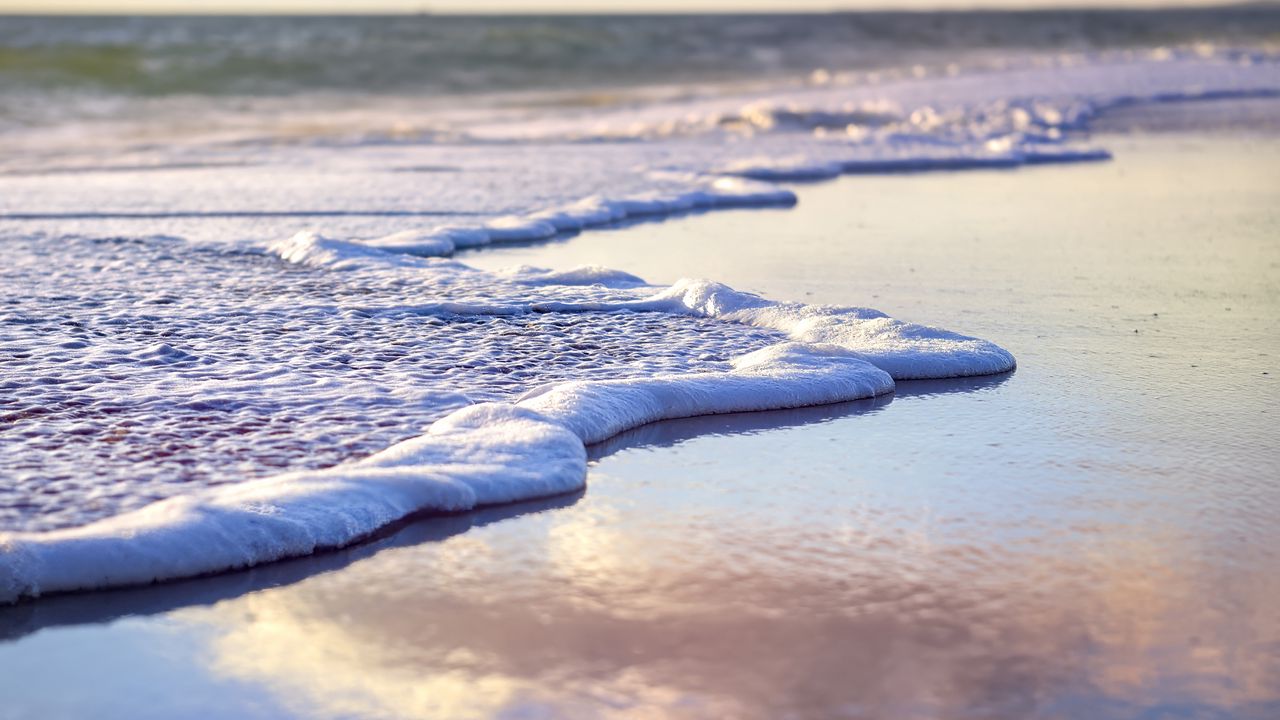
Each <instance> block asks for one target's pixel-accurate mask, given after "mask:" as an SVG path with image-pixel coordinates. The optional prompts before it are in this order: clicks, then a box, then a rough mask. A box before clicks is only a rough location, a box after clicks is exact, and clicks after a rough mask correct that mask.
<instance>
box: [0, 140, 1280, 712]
mask: <svg viewBox="0 0 1280 720" xmlns="http://www.w3.org/2000/svg"><path fill="white" fill-rule="evenodd" d="M1163 129H1168V128H1163ZM1106 144H1107V146H1108V147H1109V148H1111V149H1112V150H1113V151H1114V153H1115V160H1114V161H1113V162H1110V163H1103V164H1090V165H1080V166H1069V167H1042V168H1031V169H1024V170H1018V171H975V172H969V173H960V174H957V173H951V174H946V173H944V174H930V175H901V176H888V177H850V178H844V179H841V180H838V181H836V182H832V183H826V184H818V185H810V186H801V187H800V190H799V194H800V203H799V205H798V206H797V207H796V208H795V209H792V210H757V211H740V212H730V213H718V214H712V215H705V216H692V217H685V218H681V219H677V220H673V221H668V222H663V223H649V224H639V225H633V226H629V227H626V228H621V229H618V230H614V231H604V232H593V233H588V234H584V235H582V236H580V237H575V238H571V239H568V240H566V241H563V242H557V243H552V244H542V245H536V246H529V247H525V248H510V249H505V250H502V251H485V252H479V253H475V254H471V255H466V256H463V257H462V258H460V259H462V260H464V261H465V262H469V263H473V264H476V265H482V266H486V267H494V266H502V265H509V264H513V263H529V264H536V265H543V266H550V267H558V268H564V267H570V266H572V265H575V264H579V263H584V262H591V263H599V264H604V265H609V266H613V267H620V268H625V269H626V270H628V271H630V272H633V273H636V274H638V275H640V276H642V277H645V278H646V279H648V280H650V281H653V282H668V281H673V280H675V279H677V278H678V277H680V276H692V277H712V278H716V279H718V280H722V281H725V282H727V283H729V284H731V285H734V286H735V287H738V288H741V289H749V290H756V291H759V292H761V293H764V294H767V295H768V296H769V297H773V298H782V299H794V300H803V301H806V302H819V303H820V302H829V303H839V304H845V305H848V304H865V305H869V306H872V307H876V308H879V309H882V310H884V311H886V312H888V313H890V314H892V315H894V316H896V317H901V318H904V319H908V320H922V321H927V322H931V323H937V324H939V325H943V326H945V327H948V328H952V329H955V330H957V331H960V332H965V333H971V334H974V335H979V336H981V337H985V338H990V339H991V340H993V341H995V342H998V343H1000V344H1001V345H1003V346H1004V347H1006V348H1009V349H1010V350H1011V351H1012V352H1013V353H1014V355H1015V356H1017V358H1018V360H1019V369H1018V370H1017V371H1016V372H1015V373H1013V374H1012V375H1008V376H1003V377H995V378H983V379H975V380H969V381H954V382H946V383H902V384H900V389H899V392H898V393H897V394H896V395H895V396H893V397H890V398H881V399H878V400H875V401H868V402H863V403H854V404H851V405H846V406H831V407H825V408H812V409H807V410H801V411H794V412H784V413H767V414H758V415H743V416H724V417H716V418H706V419H695V420H686V421H679V422H673V423H663V424H659V425H654V426H649V427H645V428H641V429H639V430H636V431H633V432H631V433H628V434H626V435H624V436H622V437H620V438H617V439H615V440H613V441H610V442H608V443H606V444H605V445H604V446H602V447H597V448H596V455H597V456H598V462H597V464H596V465H595V466H594V468H593V470H592V472H591V476H590V478H589V483H588V489H587V491H586V492H585V494H584V495H581V496H572V497H565V498H561V499H558V500H556V501H552V502H547V503H541V504H537V505H522V506H513V507H510V508H505V509H501V510H498V511H489V512H486V513H478V514H472V515H464V516H459V517H453V518H445V519H437V520H430V521H424V522H419V523H416V524H413V525H410V526H408V527H405V528H402V529H401V530H400V531H399V532H398V533H397V534H394V535H391V536H390V537H387V538H384V539H382V540H381V541H379V542H378V543H374V544H373V545H366V546H362V547H357V548H353V549H349V550H347V551H345V552H343V553H338V554H333V555H328V556H324V557H320V558H314V559H309V560H304V561H298V562H293V563H286V564H282V565H277V566H272V567H266V568H261V569H259V570H256V571H253V572H248V573H239V574H235V575H229V576H224V577H220V578H212V579H206V580H199V581H192V582H186V583H181V584H176V585H172V586H167V587H162V588H154V589H149V590H138V591H129V592H117V593H103V594H97V595H88V596H82V597H64V598H53V599H48V600H46V601H41V602H39V603H35V604H27V605H22V606H18V607H12V608H0V637H3V638H5V640H3V641H0V688H3V697H4V702H3V704H2V705H0V718H6V719H7V718H37V717H39V718H56V717H88V716H93V717H102V718H113V717H119V718H124V717H128V718H143V717H166V718H169V717H237V718H239V717H277V716H298V717H330V718H345V717H389V718H397V717H477V716H493V715H499V716H504V717H507V716H510V717H562V716H568V717H744V718H753V717H760V718H773V717H788V716H790V717H842V716H848V717H865V718H881V717H883V718H914V717H920V718H926V717H928V718H935V717H981V718H988V717H990V718H1008V717H1046V718H1057V717H1091V718H1132V717H1165V716H1175V717H1239V718H1257V719H1259V720H1260V719H1261V718H1273V717H1277V716H1280V606H1278V605H1277V604H1276V603H1275V601H1274V600H1275V598H1276V597H1278V596H1280V552H1278V551H1277V550H1276V548H1277V547H1280V532H1278V531H1277V527H1280V523H1277V519H1280V483H1278V482H1277V481H1276V479H1275V478H1276V477H1277V476H1280V472H1277V471H1278V470H1280V448H1278V447H1277V443H1276V441H1275V439H1276V434H1275V422H1276V420H1275V413H1276V408H1277V407H1280V403H1277V400H1280V392H1278V391H1277V388H1276V384H1275V383H1276V379H1277V373H1280V366H1278V365H1277V362H1276V359H1277V356H1278V355H1280V335H1278V334H1277V332H1276V325H1275V318H1276V317H1277V312H1278V311H1280V284H1278V282H1277V278H1280V273H1278V270H1280V171H1277V168H1280V140H1277V138H1276V137H1274V136H1272V135H1267V134H1246V133H1239V132H1236V133H1220V134H1212V133H1199V134H1187V133H1184V132H1177V131H1176V128H1174V129H1172V130H1170V131H1168V132H1162V133H1159V134H1154V135H1131V136H1113V137H1108V138H1106ZM641 239H643V242H640V241H639V240H641ZM726 249H732V250H733V252H731V253H727V254H726V252H725V250H726ZM853 249H856V252H853V251H852V250H853ZM673 268H678V269H679V270H678V271H676V272H674V273H673V272H672V269H673Z"/></svg>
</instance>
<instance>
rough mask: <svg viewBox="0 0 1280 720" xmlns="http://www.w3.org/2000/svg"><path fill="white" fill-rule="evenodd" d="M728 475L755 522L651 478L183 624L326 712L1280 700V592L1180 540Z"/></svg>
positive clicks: (1000, 708)
mask: <svg viewBox="0 0 1280 720" xmlns="http://www.w3.org/2000/svg"><path fill="white" fill-rule="evenodd" d="M600 482H601V483H602V484H608V483H609V482H611V480H610V479H608V478H602V479H600ZM724 490H725V492H733V493H737V494H739V495H744V496H746V497H741V498H739V499H737V500H735V505H736V506H737V509H736V514H737V517H738V521H736V522H732V523H724V522H717V521H712V520H710V519H709V518H710V516H712V515H715V514H716V512H715V508H714V507H712V506H710V505H709V504H707V503H702V502H697V501H694V502H691V503H689V504H688V505H687V506H684V507H681V508H679V509H666V510H664V509H663V508H662V507H660V506H659V505H658V504H651V503H650V502H649V501H648V499H646V497H645V496H646V493H645V491H644V489H643V488H642V487H637V486H636V485H635V484H633V485H631V486H630V487H627V488H611V490H610V491H608V492H604V493H601V497H599V498H597V497H595V494H594V493H593V494H590V495H589V496H588V497H587V498H585V499H584V500H583V501H581V502H580V503H579V504H578V505H577V506H575V508H574V512H572V513H556V512H552V513H544V514H541V515H537V516H532V517H526V518H524V519H522V521H521V522H520V523H509V524H501V525H494V526H489V527H487V528H485V529H484V531H483V532H473V533H469V534H467V535H464V536H460V537H454V538H451V539H449V540H446V541H444V542H441V543H431V544H427V545H421V546H417V547H413V548H400V549H395V550H391V551H388V552H385V553H381V554H379V555H378V556H377V557H374V558H372V559H370V560H368V561H366V562H361V563H358V564H356V565H353V566H351V567H350V568H348V569H347V570H346V571H344V572H342V573H334V574H326V575H320V576H316V577H313V578H311V579H309V580H306V581H303V582H300V583H298V584H296V585H294V586H292V587H289V588H282V589H277V590H270V591H264V592H260V593H256V594H253V595H249V596H247V597H244V598H241V599H238V600H235V601H231V602H226V603H223V604H221V605H219V606H216V607H214V608H211V609H199V610H190V611H185V612H183V613H180V614H179V617H181V619H182V620H183V621H184V622H189V623H194V624H200V625H208V626H211V627H212V628H213V629H214V630H215V638H216V639H215V640H214V641H213V643H212V646H211V648H210V652H211V655H210V666H211V668H212V669H213V671H214V672H216V673H220V674H223V675H226V676H230V677H234V678H236V679H238V680H241V681H244V682H251V683H262V684H265V685H266V686H268V687H270V688H271V689H272V690H273V691H274V692H275V693H277V694H278V695H279V696H280V697H281V698H286V699H287V700H288V702H289V703H290V705H291V707H293V708H294V709H295V710H296V711H297V712H298V713H300V714H304V715H319V716H326V717H345V716H350V715H357V716H362V717H474V716H486V715H494V714H500V713H504V712H509V713H512V714H517V715H522V716H523V715H524V714H529V715H532V716H535V717H536V716H573V715H590V716H599V715H604V716H609V715H612V714H616V715H618V716H640V717H645V716H655V717H656V716H661V717H673V716H674V717H762V718H763V717H780V716H785V715H786V714H788V713H796V714H799V715H801V716H805V717H829V716H833V715H837V714H848V715H851V716H870V717H937V716H939V715H940V714H942V715H944V716H945V712H944V711H946V710H947V709H956V708H966V709H968V713H967V714H969V715H972V716H978V717H1030V716H1046V717H1056V716H1063V717H1084V716H1087V717H1132V716H1135V715H1136V714H1139V713H1141V712H1142V711H1143V710H1144V709H1150V708H1152V707H1159V706H1167V707H1168V709H1169V710H1170V712H1175V711H1176V712H1177V713H1181V714H1182V715H1187V716H1192V717H1195V716H1198V715H1206V714H1208V715H1212V714H1214V713H1224V712H1231V713H1235V714H1238V715H1239V716H1242V717H1251V716H1256V717H1259V718H1261V717H1266V716H1267V714H1266V713H1268V712H1274V711H1275V710H1276V709H1277V708H1280V697H1277V688H1280V683H1278V681H1280V659H1278V658H1280V655H1278V654H1277V652H1276V650H1277V648H1278V647H1280V645H1278V644H1277V643H1280V612H1278V611H1276V610H1275V609H1272V608H1273V606H1272V605H1270V604H1269V602H1268V598H1271V597H1275V593H1276V592H1277V590H1280V587H1277V583H1276V581H1275V580H1274V579H1273V578H1269V577H1266V576H1259V575H1256V576H1252V577H1251V578H1248V579H1246V580H1245V582H1243V583H1242V582H1240V580H1241V579H1239V578H1237V579H1236V580H1235V581H1234V582H1233V583H1232V586H1231V587H1230V589H1229V591H1225V592H1224V595H1223V597H1222V598H1221V604H1219V603H1215V602H1208V603H1206V602H1205V598H1203V597H1200V596H1199V590H1200V589H1201V588H1203V587H1205V585H1206V582H1207V578H1206V573H1212V572H1213V571H1212V569H1211V568H1208V567H1204V566H1199V567H1197V566H1195V565H1188V564H1187V563H1186V562H1185V559H1186V558H1188V557H1191V556H1194V555H1195V551H1194V549H1191V548H1187V547H1184V546H1181V545H1180V543H1179V541H1178V538H1176V537H1170V538H1169V540H1170V542H1169V543H1168V544H1159V545H1147V546H1141V545H1134V544H1130V543H1117V544H1111V543H1107V542H1100V543H1099V544H1098V545H1096V546H1094V547H1091V548H1087V552H1084V553H1082V554H1081V555H1080V556H1078V557H1074V558H1073V557H1071V556H1070V554H1068V553H1063V552H1061V550H1062V549H1061V548H1058V549H1057V551H1056V552H1054V551H1053V549H1052V548H1046V549H1045V550H1044V551H1043V552H1018V551H1002V550H1001V549H1000V548H997V547H991V546H990V545H989V544H987V543H982V542H974V541H973V538H969V540H970V541H969V542H960V543H957V542H955V541H954V539H952V540H951V541H948V540H947V539H946V538H936V537H934V535H935V534H941V535H946V534H947V533H946V532H945V531H943V532H938V531H936V530H935V529H934V528H933V527H931V525H933V524H946V523H948V522H953V521H955V520H956V518H947V517H946V513H945V511H944V510H939V511H938V513H937V515H936V516H935V517H933V518H923V517H922V518H919V523H918V524H913V525H907V526H901V525H897V524H895V523H885V522H877V520H878V518H877V513H876V512H875V511H874V510H872V509H871V508H866V507H860V506H859V504H857V503H843V504H831V503H830V502H829V501H830V500H831V499H832V498H829V497H828V498H825V500H826V501H825V502H824V501H819V502H814V503H808V502H801V503H800V504H801V505H802V506H803V507H802V508H801V510H802V511H803V512H808V513H812V514H813V522H811V523H809V524H807V525H802V524H793V525H791V526H790V527H785V526H784V524H783V523H777V522H771V521H770V517H769V516H770V513H771V511H772V508H770V505H771V504H773V503H774V502H776V501H775V500H771V495H772V494H773V493H772V492H771V491H770V490H769V489H767V488H762V487H752V486H751V483H749V482H744V483H743V485H742V486H739V487H736V488H725V489H724ZM640 527H647V528H649V529H650V530H651V532H639V531H638V529H639V528H640ZM677 529H679V530H680V532H679V533H677ZM512 548H519V550H518V551H517V552H516V553H515V555H514V556H513V555H512V553H511V549H512ZM1242 609H1252V610H1251V614H1250V613H1246V614H1244V615H1234V613H1236V612H1239V611H1240V610H1242ZM1180 716H1181V715H1180Z"/></svg>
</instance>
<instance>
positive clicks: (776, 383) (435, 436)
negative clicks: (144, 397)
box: [0, 343, 893, 602]
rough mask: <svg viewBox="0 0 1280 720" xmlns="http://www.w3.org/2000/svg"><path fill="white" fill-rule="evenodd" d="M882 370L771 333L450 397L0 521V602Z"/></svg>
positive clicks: (581, 457)
mask: <svg viewBox="0 0 1280 720" xmlns="http://www.w3.org/2000/svg"><path fill="white" fill-rule="evenodd" d="M892 389H893V381H892V380H891V379H890V378H889V377H888V375H886V374H885V373H884V372H882V371H880V370H878V369H876V368H875V367H873V366H871V365H870V364H868V363H866V362H864V361H863V360H861V359H859V358H858V357H857V356H856V355H855V354H852V353H849V352H848V351H845V350H842V349H840V348H835V347H831V346H802V345H795V344H790V343H788V344H783V345H780V346H775V347H773V348H768V349H767V350H765V351H760V352H757V353H753V354H751V355H748V356H745V357H743V358H740V359H739V360H738V361H736V362H735V364H734V369H733V370H732V371H731V372H725V373H698V374H692V375H670V376H658V377H650V378H637V379H631V380H616V381H594V382H593V381H586V382H573V383H564V384H560V385H555V386H552V387H549V388H545V389H543V390H541V391H535V392H534V393H531V394H530V395H528V396H527V397H526V398H525V399H523V400H521V401H520V402H519V403H517V404H507V403H485V404H481V405H474V406H471V407H468V408H464V409H462V410H459V411H456V412H454V413H453V414H451V415H449V416H448V417H446V418H444V419H442V420H440V421H438V422H436V423H435V424H434V425H432V426H431V428H430V430H429V431H428V432H427V433H426V434H425V435H422V436H420V437H417V438H414V439H412V440H409V441H406V442H403V443H400V444H397V445H394V446H392V447H390V448H388V449H386V450H384V451H382V452H379V453H376V454H375V455H373V456H371V457H369V458H367V459H365V460H363V461H360V462H356V463H350V464H347V465H342V466H338V467H335V468H331V469H328V470H321V471H314V472H301V473H287V474H284V475H278V476H275V477H271V478H267V479H264V480H258V481H251V482H246V483H241V484H237V485H232V486H227V487H216V488H210V489H207V490H205V491H202V492H196V493H192V494H190V495H185V496H180V497H175V498H171V499H169V500H164V501H160V502H157V503H154V504H152V505H149V506H147V507H145V508H143V509H141V510H138V511H135V512H132V513H127V514H124V515H120V516H117V517H114V518H110V519H107V520H103V521H99V522H96V523H93V524H90V525H86V526H83V527H79V528H74V529H70V530H55V531H51V532H45V533H3V534H0V602H14V601H16V600H19V599H22V598H25V597H38V596H40V595H42V594H49V593H55V592H65V591H71V590H90V589H102V588H110V587H121V586H129V585H139V584H147V583H152V582H158V581H163V580H169V579H175V578H183V577H192V576H197V575H203V574H208V573H214V572H222V571H226V570H233V569H236V568H243V567H250V566H252V565H256V564H260V563H264V562H272V561H275V560H281V559H284V558H289V557H297V556H300V555H307V554H311V553H313V552H316V551H318V550H321V549H325V548H336V547H341V546H343V545H347V544H350V543H352V542H356V541H358V540H360V539H362V538H365V537H368V536H369V535H370V534H371V533H374V532H376V531H377V530H378V529H379V528H382V527H385V526H386V525H388V524H390V523H393V522H396V521H398V520H401V519H403V518H405V517H407V516H410V515H413V514H418V513H425V512H459V511H464V510H469V509H472V508H475V507H477V506H480V505H491V504H496V503H507V502H514V501H518V500H525V499H531V498H537V497H546V496H550V495H556V494H560V493H565V492H570V491H572V490H575V489H578V488H581V487H582V486H583V484H584V483H585V477H586V451H585V448H584V445H583V444H584V443H590V442H597V441H600V440H603V439H605V438H608V437H610V436H612V435H614V434H617V433H618V432H621V431H623V430H626V429H629V428H632V427H636V426H638V425H641V424H644V423H647V422H653V421H655V420H662V419H666V418H677V417H687V416H690V415H699V414H706V413H714V412H736V411H744V410H766V409H774V408H789V407H797V406H801V405H811V404H818V403H830V402H838V401H842V400H854V399H859V398H865V397H871V396H874V395H878V394H882V393H886V392H889V391H891V390H892Z"/></svg>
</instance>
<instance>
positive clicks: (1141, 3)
mask: <svg viewBox="0 0 1280 720" xmlns="http://www.w3.org/2000/svg"><path fill="white" fill-rule="evenodd" d="M1208 4H1226V3H1223V2H1215V1H1214V0H613V1H612V2H610V1H609V0H0V12H36V13H58V12H98V13H103V12H110V13H140V12H240V13H245V12H277V13H294V12H303V13H333V12H349V13H373V12H421V11H430V12H440V13H445V12H453V13H460V12H461V13H465V12H471V13H479V12H548V11H550V12H706V11H711V12H715V11H721V12H731V11H739V12H742V11H748V12H750V11H769V10H777V11H792V12H795V11H802V10H870V9H902V10H906V9H965V8H972V7H992V8H1010V7H1079V6H1084V5H1088V6H1112V7H1171V6H1194V5H1208Z"/></svg>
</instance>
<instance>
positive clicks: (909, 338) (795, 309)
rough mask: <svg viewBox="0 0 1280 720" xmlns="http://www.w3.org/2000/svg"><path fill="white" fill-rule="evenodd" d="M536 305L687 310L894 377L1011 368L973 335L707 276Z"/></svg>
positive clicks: (1005, 356) (1008, 358)
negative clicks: (612, 299) (628, 298)
mask: <svg viewBox="0 0 1280 720" xmlns="http://www.w3.org/2000/svg"><path fill="white" fill-rule="evenodd" d="M534 308H535V309H541V310H545V311H555V312H574V311H595V310H610V309H631V310H648V311H657V312H670V313H687V314H692V315H698V316H701V317H712V318H717V319H720V320H726V321H729V322H738V323H744V324H747V325H753V326H756V327H762V328H769V329H773V330H780V331H782V332H785V333H787V334H788V335H789V336H790V337H791V338H792V339H793V340H796V341H798V342H804V343H813V344H823V345H834V346H837V347H841V348H844V349H845V350H848V351H851V352H856V353H857V354H858V355H859V356H860V357H861V358H863V359H865V360H866V361H867V362H870V363H872V364H873V365H875V366H876V367H878V368H881V369H882V370H884V371H885V372H887V373H889V375H891V376H892V377H893V378H894V379H895V380H924V379H931V378H949V377H967V376H973V375H989V374H992V373H999V372H1007V371H1009V370H1013V369H1014V368H1015V367H1016V362H1015V360H1014V358H1013V355H1012V354H1011V353H1009V352H1008V351H1007V350H1005V349H1003V348H1001V347H999V346H998V345H996V344H994V343H991V342H988V341H986V340H981V339H979V338H973V337H969V336H966V335H960V334H957V333H953V332H950V331H948V330H943V329H940V328H934V327H929V326H927V325H918V324H915V323H907V322H902V321H901V320H895V319H894V318H891V317H889V316H887V315H885V314H884V313H882V312H880V311H878V310H871V309H868V308H844V307H832V306H823V305H803V304H800V303H784V302H775V301H771V300H766V299H764V298H762V297H760V296H758V295H753V294H751V293H744V292H739V291H737V290H734V289H732V288H730V287H728V286H726V285H723V284H721V283H717V282H711V281H708V280H689V279H684V280H680V281H678V282H676V283H675V284H674V285H672V286H671V287H670V288H667V289H666V290H663V291H661V292H659V293H657V294H656V295H654V296H652V297H650V298H646V299H642V300H636V301H632V302H629V303H557V302H550V303H541V304H537V305H535V306H534Z"/></svg>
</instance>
